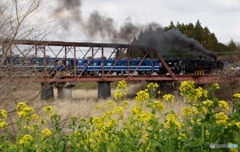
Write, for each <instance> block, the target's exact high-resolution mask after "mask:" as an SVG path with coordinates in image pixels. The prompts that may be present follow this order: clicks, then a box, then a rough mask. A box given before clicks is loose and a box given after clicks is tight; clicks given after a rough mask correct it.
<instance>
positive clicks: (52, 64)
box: [0, 40, 239, 99]
mask: <svg viewBox="0 0 240 152" xmlns="http://www.w3.org/2000/svg"><path fill="white" fill-rule="evenodd" d="M132 51H139V52H143V53H144V57H142V58H140V59H139V62H138V64H137V65H135V66H134V69H131V65H130V60H131V57H130V56H131V55H130V54H131V52H132ZM1 54H2V55H1V76H0V78H1V81H4V80H6V78H11V80H12V81H20V80H22V79H30V78H31V79H32V80H33V81H35V82H38V83H40V84H41V86H42V90H41V99H50V98H53V97H54V93H53V88H54V87H57V90H58V97H59V98H61V99H65V98H71V96H72V95H71V94H72V88H73V87H74V86H75V85H76V84H77V83H79V82H93V81H94V82H98V97H103V98H106V97H109V96H111V90H110V83H111V82H113V81H120V80H125V81H148V82H159V83H161V85H163V86H164V85H166V86H167V85H169V84H171V85H172V84H174V83H178V82H181V81H185V80H193V81H195V83H197V84H206V83H213V82H222V81H226V80H227V79H226V80H223V79H222V78H221V79H219V78H218V76H217V75H214V74H204V73H203V72H201V71H196V72H195V73H192V74H175V73H174V72H173V71H172V69H171V68H170V67H169V66H168V64H167V63H166V62H165V60H164V58H163V57H162V56H161V54H160V52H159V51H158V50H157V49H156V48H152V47H147V46H144V45H131V44H116V43H88V42H81V43H79V42H62V41H33V40H15V41H10V40H5V41H4V42H3V43H2V49H1ZM149 54H152V55H154V56H155V57H156V58H157V59H159V60H160V62H161V66H163V67H165V69H166V71H167V73H166V74H164V75H162V74H157V73H156V72H155V71H154V70H152V71H151V70H150V71H148V72H147V73H145V74H139V73H138V71H139V70H140V68H141V64H142V63H143V62H144V60H145V59H147V57H148V55H149ZM123 58H124V59H125V60H126V65H125V70H124V71H122V72H121V73H120V74H119V73H117V72H115V71H114V68H115V67H117V66H118V65H117V62H118V61H120V60H121V59H123ZM81 59H84V60H85V61H88V62H86V63H85V64H83V65H82V67H81V70H79V67H78V62H79V60H81ZM94 59H98V60H100V63H101V64H100V65H99V67H98V68H99V69H98V70H96V71H94V69H92V70H91V72H90V73H86V72H84V71H85V70H86V69H87V68H89V67H90V66H92V65H91V63H92V61H94ZM107 59H113V60H114V62H112V64H111V65H110V66H109V65H106V64H105V61H106V60H107ZM70 62H72V64H71V67H70V69H69V65H70ZM106 66H108V69H107V70H106ZM59 67H61V70H59ZM237 79H238V81H239V78H237Z"/></svg>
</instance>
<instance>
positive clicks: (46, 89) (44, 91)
mask: <svg viewBox="0 0 240 152" xmlns="http://www.w3.org/2000/svg"><path fill="white" fill-rule="evenodd" d="M50 99H54V91H53V84H51V83H50V84H49V83H41V100H50Z"/></svg>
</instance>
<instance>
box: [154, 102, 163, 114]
mask: <svg viewBox="0 0 240 152" xmlns="http://www.w3.org/2000/svg"><path fill="white" fill-rule="evenodd" d="M153 105H154V106H156V108H157V109H158V110H159V111H161V112H163V111H164V110H165V105H164V104H163V103H161V102H160V101H158V100H156V101H154V102H153Z"/></svg>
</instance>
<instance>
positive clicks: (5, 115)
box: [1, 110, 8, 118]
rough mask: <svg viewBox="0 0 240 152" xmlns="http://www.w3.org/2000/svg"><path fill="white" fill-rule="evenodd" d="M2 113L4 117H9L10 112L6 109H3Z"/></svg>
mask: <svg viewBox="0 0 240 152" xmlns="http://www.w3.org/2000/svg"><path fill="white" fill-rule="evenodd" d="M1 115H2V117H3V118H7V116H8V113H7V111H6V110H1Z"/></svg>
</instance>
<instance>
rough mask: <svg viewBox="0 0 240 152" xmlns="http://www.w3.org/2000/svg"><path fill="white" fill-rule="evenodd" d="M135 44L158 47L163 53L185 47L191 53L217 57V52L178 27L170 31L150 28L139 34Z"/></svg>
mask: <svg viewBox="0 0 240 152" xmlns="http://www.w3.org/2000/svg"><path fill="white" fill-rule="evenodd" d="M134 44H142V45H145V46H146V47H148V48H149V47H154V48H157V49H158V50H160V52H161V53H162V54H168V51H169V50H170V49H171V48H173V47H175V48H180V49H184V50H186V51H188V52H189V53H193V54H196V53H197V54H201V55H203V56H207V57H212V58H215V59H216V55H215V54H213V53H212V52H210V51H207V50H206V49H204V48H203V46H202V45H201V44H199V43H198V41H196V40H194V39H193V38H188V37H187V36H186V35H184V34H182V33H181V32H180V31H179V30H178V29H176V28H175V29H171V30H168V31H164V29H163V28H158V29H156V30H152V29H148V30H147V31H145V32H143V33H141V34H140V35H139V37H138V40H137V41H136V42H135V43H134Z"/></svg>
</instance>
